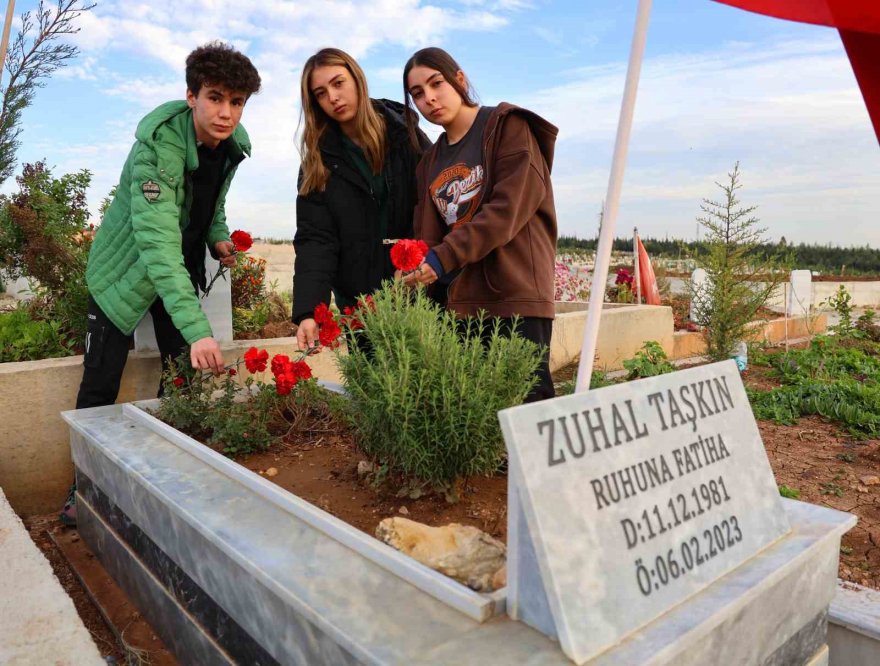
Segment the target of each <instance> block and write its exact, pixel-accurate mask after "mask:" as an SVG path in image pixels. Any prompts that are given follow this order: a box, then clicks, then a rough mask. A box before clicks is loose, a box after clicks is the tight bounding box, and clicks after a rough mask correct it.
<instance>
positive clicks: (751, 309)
mask: <svg viewBox="0 0 880 666" xmlns="http://www.w3.org/2000/svg"><path fill="white" fill-rule="evenodd" d="M739 177H740V174H739V162H737V163H736V164H735V165H734V167H733V171H731V172H730V173H729V174H728V180H727V181H726V182H725V183H716V184H717V185H718V187H719V188H720V189H721V191H722V192H723V196H722V197H721V198H720V200H718V201H713V200H711V199H703V203H702V204H701V205H700V209H701V210H702V211H703V216H701V217H698V218H697V222H699V223H700V224H701V225H702V226H703V227H704V228H705V230H706V237H705V240H704V242H703V249H702V251H701V252H700V254H699V257H698V260H699V264H700V266H702V268H704V269H705V270H706V276H707V278H708V279H707V280H706V282H705V283H703V284H702V285H701V286H700V287H696V286H695V285H694V284H693V283H691V285H690V292H691V293H690V296H691V301H692V303H693V306H694V320H695V322H696V323H697V324H699V325H700V326H702V327H703V336H704V338H705V340H706V356H708V357H709V359H710V360H712V361H723V360H725V359H727V358H730V357H731V356H733V353H734V350H735V349H736V346H737V345H738V344H739V343H740V342H741V341H748V340H749V339H750V338H751V337H752V336H753V335H754V331H753V330H751V329H750V328H749V326H750V322H751V321H752V320H753V319H754V318H755V315H756V314H757V312H758V310H759V309H760V308H761V307H762V306H763V305H765V304H766V303H767V301H768V300H769V298H770V297H771V296H772V295H773V293H774V292H775V291H776V289H777V287H778V286H779V285H780V283H781V282H782V281H783V280H784V279H785V276H786V273H785V272H784V271H782V270H780V269H781V268H783V267H785V266H787V264H788V263H789V260H788V259H787V258H786V257H784V256H782V255H781V254H780V253H778V252H770V253H768V254H761V253H759V252H758V249H759V248H761V247H762V245H763V244H765V242H766V241H765V239H764V237H763V235H764V232H765V231H766V229H764V228H762V227H759V226H758V223H759V220H758V218H756V217H754V216H753V215H752V213H753V212H754V211H755V210H756V208H757V207H756V206H748V207H744V206H742V205H741V202H740V200H739V198H738V196H737V192H738V190H740V189H742V185H741V184H740V180H739Z"/></svg>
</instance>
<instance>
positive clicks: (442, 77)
mask: <svg viewBox="0 0 880 666" xmlns="http://www.w3.org/2000/svg"><path fill="white" fill-rule="evenodd" d="M403 86H404V95H405V99H406V100H407V101H410V100H411V101H412V102H413V103H414V105H415V107H416V108H417V109H418V111H419V112H420V113H421V114H422V116H423V117H424V118H425V119H426V120H428V121H429V122H431V123H434V124H436V125H441V126H442V127H443V129H444V130H445V131H444V133H443V134H442V135H440V138H439V139H438V140H437V142H436V143H435V144H434V146H433V147H432V148H431V149H430V150H428V151H427V152H426V153H425V154H424V156H423V157H422V160H421V161H420V162H419V165H418V167H417V168H416V196H417V204H416V209H415V219H414V227H415V235H416V238H420V239H423V240H425V241H426V242H427V244H428V245H429V246H430V247H431V251H430V253H429V254H428V256H427V257H426V258H425V262H424V263H423V264H422V265H421V266H419V267H418V268H417V269H416V271H414V272H413V273H410V274H409V275H407V276H405V277H404V280H405V281H406V282H408V283H410V284H415V283H420V284H425V285H433V286H432V289H433V291H434V295H435V297H436V298H438V300H440V301H441V302H444V303H445V304H446V307H447V308H449V309H450V310H453V311H455V313H456V314H458V315H459V316H461V317H468V316H477V315H479V314H480V313H481V312H484V313H487V314H488V315H490V316H493V317H497V318H499V319H501V320H502V321H501V324H502V328H503V330H506V331H507V332H508V333H509V332H510V330H511V324H512V321H511V320H512V318H513V317H514V316H519V318H520V319H519V325H518V327H517V329H516V332H517V333H518V334H519V335H521V336H523V337H524V338H527V339H529V340H532V341H533V342H536V343H538V344H539V345H542V346H544V347H545V350H544V357H543V360H542V363H541V366H540V367H539V369H538V384H537V385H536V386H535V388H534V389H533V390H532V392H531V393H530V394H529V396H528V397H527V398H526V402H532V401H535V400H543V399H545V398H552V397H553V395H554V391H553V382H552V380H551V378H550V367H549V355H550V336H551V334H552V329H553V316H554V305H553V278H554V272H553V268H554V260H555V256H556V209H555V206H554V204H553V188H552V186H551V183H550V168H551V166H552V164H553V149H554V144H555V141H556V134H557V132H558V130H557V129H556V127H554V126H553V125H551V124H550V123H548V122H547V121H546V120H544V119H543V118H541V117H539V116H537V115H536V114H534V113H532V112H531V111H527V110H525V109H521V108H519V107H516V106H514V105H512V104H508V103H506V102H502V103H501V104H499V105H498V106H495V107H485V106H483V107H481V106H479V105H478V104H477V102H476V101H474V99H473V92H472V90H471V88H470V85H469V83H468V81H467V78H466V77H465V75H464V73H463V72H462V71H461V68H460V67H459V66H458V64H457V63H456V62H455V60H453V58H452V57H451V56H450V55H449V54H448V53H446V51H444V50H442V49H439V48H426V49H422V50H420V51H417V52H416V53H415V54H413V56H412V57H411V58H410V59H409V61H407V63H406V67H405V68H404V70H403ZM407 122H408V123H410V127H411V129H412V130H413V131H414V130H415V125H414V123H413V122H412V119H410V118H409V117H408V118H407Z"/></svg>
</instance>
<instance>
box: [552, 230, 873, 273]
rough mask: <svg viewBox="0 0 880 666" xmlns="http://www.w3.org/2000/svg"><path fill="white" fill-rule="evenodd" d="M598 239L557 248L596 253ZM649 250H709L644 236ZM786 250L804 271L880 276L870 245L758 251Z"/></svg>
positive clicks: (565, 240)
mask: <svg viewBox="0 0 880 666" xmlns="http://www.w3.org/2000/svg"><path fill="white" fill-rule="evenodd" d="M598 240H599V239H598V238H576V237H574V236H560V237H559V242H558V243H557V247H558V249H559V251H560V252H566V251H571V250H585V251H591V252H594V251H595V250H596V246H597V244H598ZM642 243H644V244H645V249H646V250H647V251H648V254H649V255H650V256H652V257H663V258H666V259H688V258H692V257H695V256H699V255H700V253H701V252H702V251H703V250H705V246H704V244H703V243H701V242H698V241H685V240H678V239H674V238H665V239H659V238H645V237H644V236H643V237H642ZM632 249H633V241H632V238H615V239H614V245H613V250H614V251H615V252H632ZM779 250H783V251H785V252H786V253H788V254H789V255H790V256H791V259H792V264H793V266H794V267H796V268H804V269H809V270H813V271H819V272H821V273H825V274H832V275H840V274H844V275H869V274H880V248H872V247H870V246H868V245H864V246H862V247H836V246H832V245H830V244H828V245H807V244H806V243H798V244H797V245H794V244H789V243H787V242H786V240H785V237H784V236H783V238H782V239H781V240H780V241H779V242H778V243H764V244H762V245H759V246H757V247H756V248H755V249H754V254H756V255H758V257H759V258H760V257H767V256H769V255H770V254H772V253H774V252H778V251H779Z"/></svg>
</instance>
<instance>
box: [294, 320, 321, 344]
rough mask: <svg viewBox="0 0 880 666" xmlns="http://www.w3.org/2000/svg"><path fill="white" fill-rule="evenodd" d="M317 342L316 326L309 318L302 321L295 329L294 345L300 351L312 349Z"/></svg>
mask: <svg viewBox="0 0 880 666" xmlns="http://www.w3.org/2000/svg"><path fill="white" fill-rule="evenodd" d="M317 341H318V324H317V322H316V321H315V320H314V319H312V318H311V317H309V318H307V319H303V320H302V321H301V322H300V323H299V326H297V327H296V343H297V345H298V346H299V348H300V350H301V351H304V350H306V349H312V348H314V346H315V343H316V342H317Z"/></svg>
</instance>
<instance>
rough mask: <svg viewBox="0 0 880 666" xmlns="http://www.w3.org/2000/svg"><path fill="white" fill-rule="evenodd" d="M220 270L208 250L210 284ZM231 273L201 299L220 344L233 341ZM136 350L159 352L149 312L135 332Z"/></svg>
mask: <svg viewBox="0 0 880 666" xmlns="http://www.w3.org/2000/svg"><path fill="white" fill-rule="evenodd" d="M219 269H220V262H219V261H217V260H216V259H214V258H212V257H211V255H210V253H209V252H208V251H207V250H206V251H205V270H206V274H207V278H208V282H210V281H211V277H212V276H213V275H214V274H215V273H216V272H217V271H218V270H219ZM229 273H230V272H229V269H227V270H226V274H225V278H226V279H225V280H224V279H223V277H220V278H218V279H217V281H216V282H215V283H214V286H212V287H211V291H210V292H209V293H208V295H207V296H206V297H204V298H200V299H199V304H200V305H201V306H202V311H203V312H204V313H205V315H206V316H207V317H208V323H209V324H210V325H211V331H213V333H214V339H215V340H217V342H219V343H220V344H223V343H225V342H231V341H232V282H231V280H232V278H231V276H230V274H229ZM200 293H201V292H200ZM134 350H135V351H138V352H141V351H158V350H159V345H158V344H157V343H156V332H155V330H154V329H153V317H152V316H151V315H150V313H149V312H148V313H147V314H145V315H144V318H143V319H141V321H140V323H139V324H138V325H137V328H136V329H135V330H134Z"/></svg>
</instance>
